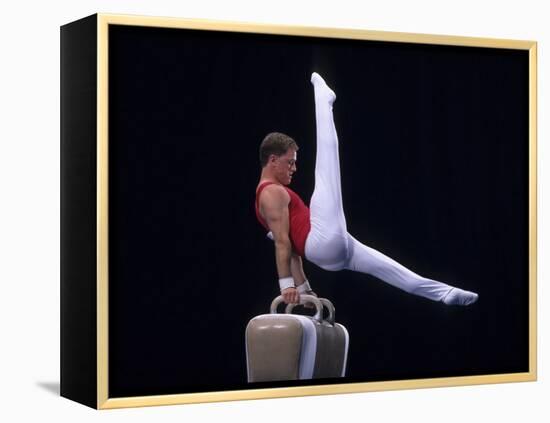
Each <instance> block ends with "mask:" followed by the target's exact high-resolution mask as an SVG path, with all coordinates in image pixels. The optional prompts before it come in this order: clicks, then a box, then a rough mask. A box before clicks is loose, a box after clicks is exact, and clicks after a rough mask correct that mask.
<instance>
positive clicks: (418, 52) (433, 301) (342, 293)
mask: <svg viewBox="0 0 550 423" xmlns="http://www.w3.org/2000/svg"><path fill="white" fill-rule="evenodd" d="M536 48H537V44H536V42H534V41H516V40H501V39H487V38H468V37H456V36H442V35H422V34H405V33H398V32H375V31H367V30H357V29H334V28H313V27H305V26H304V27H298V26H272V25H260V24H244V23H232V22H214V21H205V20H189V19H175V18H153V17H138V16H121V15H106V14H97V15H93V16H90V17H87V18H84V19H81V20H79V21H75V22H72V23H69V24H67V25H65V26H63V27H62V28H61V395H62V396H64V397H67V398H69V399H72V400H74V401H77V402H80V403H82V404H85V405H88V406H90V407H93V408H98V409H107V408H118V407H133V406H145V405H163V404H182V403H192V402H209V401H226V400H238V399H252V398H275V397H287V396H302V395H318V394H334V393H350V392H366V391H375V390H389V389H408V388H421V387H440V386H458V385H470V384H488V383H500V382H519V381H534V380H536V374H537V371H536V352H537V348H536V228H537V215H536V210H537V208H536V174H537V173H536V172H537V167H536V164H537V163H536V128H537V126H536ZM316 84H317V85H316ZM324 84H326V85H324ZM320 87H321V88H320ZM321 89H322V90H325V91H323V93H324V94H322V95H324V96H325V97H323V99H324V100H323V99H321V97H322V95H321V94H319V92H321V91H318V90H321ZM319 96H321V97H319ZM327 96H328V97H327ZM323 101H325V103H322V102H323ZM327 104H328V106H327ZM321 110H324V111H325V112H326V115H323V113H325V112H322V111H321ZM326 122H329V126H326V127H325V126H324V125H325V123H326ZM326 128H328V129H326ZM327 131H328V132H327ZM273 133H277V134H284V135H285V136H287V137H288V138H289V139H291V140H292V141H293V142H294V144H291V145H292V149H290V150H285V152H288V151H290V152H291V153H292V154H291V156H289V157H291V160H290V161H288V169H289V170H288V171H287V170H284V169H283V170H281V169H282V168H281V167H280V166H281V163H282V161H281V160H282V158H284V157H283V155H282V153H281V154H279V153H273V152H271V153H270V154H267V155H266V156H265V161H262V162H261V160H263V159H262V158H261V157H259V156H261V154H259V151H260V150H259V149H260V143H262V140H265V139H267V138H268V137H269V136H268V134H273ZM326 134H329V135H330V136H329V137H328V138H327V139H328V141H326V140H325V138H323V137H325V135H326ZM336 134H337V135H336ZM285 139H286V138H285ZM324 140H325V141H324ZM323 143H328V144H326V145H325V144H323ZM329 144H330V145H329ZM327 146H328V147H327ZM334 147H336V148H334ZM262 148H263V147H262ZM323 149H328V150H330V153H328V155H327V154H326V151H325V153H321V151H324V150H323ZM328 150H327V151H328ZM262 151H263V150H262ZM268 153H269V152H268ZM262 154H263V153H262ZM323 154H325V155H326V157H329V161H330V163H329V162H326V163H325V162H323V160H324V159H322V158H321V155H323ZM262 157H263V156H262ZM323 157H325V156H323ZM327 163H329V164H327ZM271 165H272V166H273V167H272V168H269V169H271V170H269V172H275V173H268V174H267V176H266V174H265V173H264V172H265V169H266V166H271ZM285 166H286V164H285ZM276 172H283V173H276ZM284 172H287V173H288V174H287V173H284ZM327 172H328V173H327ZM330 172H332V173H330ZM270 175H271V176H270ZM273 175H276V176H275V178H283V177H285V178H286V177H287V176H288V178H289V179H288V181H287V182H286V183H279V184H278V185H280V187H275V188H273V187H272V191H273V190H275V191H276V192H282V193H283V194H280V195H281V196H283V197H284V198H287V197H285V196H287V195H288V196H290V197H288V198H289V199H288V200H286V201H287V203H285V204H284V206H283V207H282V208H280V210H283V211H280V213H285V212H284V210H287V211H288V213H290V216H291V217H285V219H287V220H286V221H289V220H288V219H292V218H293V217H292V216H294V214H292V213H302V212H303V213H306V211H307V213H308V214H307V216H308V218H309V219H310V220H308V221H307V224H308V225H309V226H307V228H308V231H309V232H307V231H306V232H305V235H304V237H305V238H303V240H304V242H305V243H306V244H305V247H304V248H305V251H301V252H300V251H298V250H299V249H298V247H297V245H298V243H297V241H296V240H295V239H294V238H293V239H292V240H291V241H292V256H291V255H290V254H291V252H290V251H291V250H288V251H289V252H288V254H289V255H287V256H285V255H282V256H281V255H280V254H279V253H280V252H281V251H286V250H284V249H282V248H283V247H281V246H282V245H287V244H285V242H287V241H286V240H285V236H286V235H284V234H288V233H289V232H288V231H292V230H293V229H292V228H290V229H288V228H287V229H285V230H286V231H287V232H284V230H282V229H280V226H274V225H275V223H274V222H275V221H276V219H275V218H272V215H270V214H269V213H271V212H269V213H268V212H266V208H267V209H269V207H270V206H269V207H268V205H266V204H271V205H272V203H265V201H268V200H262V202H260V200H259V198H260V197H259V196H260V195H263V194H260V193H258V192H257V189H258V185H259V182H261V180H262V178H264V179H265V178H267V179H266V180H269V178H270V177H273ZM281 175H283V176H281ZM327 175H328V176H327ZM281 180H282V179H277V181H279V182H281ZM321 181H324V182H323V183H326V184H327V185H328V186H330V187H331V189H332V191H330V190H325V191H323V192H324V193H325V194H320V192H321V187H320V185H321ZM275 185H277V184H275ZM262 189H263V188H262ZM265 189H267V188H265ZM289 189H291V191H292V193H293V194H291V191H289ZM277 190H279V191H277ZM281 190H282V191H281ZM329 191H330V192H332V194H330V195H329V194H326V193H328V192H329ZM266 192H267V191H266ZM314 194H315V195H314ZM272 195H275V194H272ZM277 195H279V194H277ZM293 195H296V197H294V196H293ZM283 197H281V198H283ZM257 198H258V199H257ZM299 199H302V200H303V203H304V206H305V207H306V208H305V209H301V210H302V211H301V212H300V211H296V210H294V211H293V209H292V208H291V207H294V206H296V204H298V202H299ZM335 199H336V200H335ZM269 201H271V200H269ZM281 201H283V200H281ZM273 204H274V203H273ZM277 204H278V203H277ZM274 207H275V206H274ZM326 207H333V209H334V210H336V211H335V213H336V214H337V215H338V216H339V217H338V218H336V217H334V218H331V219H332V220H331V219H328V220H324V221H323V220H322V219H321V220H319V221H318V220H316V219H317V218H318V217H319V216H320V215H321V214H322V212H320V210H324V208H326ZM275 208H276V207H275ZM269 210H271V209H269ZM277 210H279V209H277ZM304 210H305V211H304ZM257 213H259V214H257ZM309 213H311V214H309ZM335 216H336V215H335ZM262 222H263V223H264V224H265V225H263V226H262V224H261V223H262ZM319 222H321V223H319ZM291 224H292V222H291ZM273 228H275V234H273V231H269V229H273ZM277 228H278V229H277ZM314 231H318V234H320V235H319V237H320V238H319V239H320V241H319V242H320V244H319V245H325V247H318V246H317V244H315V243H314V241H313V240H312V235H311V234H312V233H314ZM323 231H324V232H323ZM339 231H340V232H339ZM342 231H343V232H342ZM269 232H271V233H270V234H269V235H270V237H271V238H272V239H269V238H270V237H268V236H267V235H268V233H269ZM316 233H317V232H316ZM281 234H283V235H281ZM327 234H328V235H327ZM335 234H336V235H335ZM338 234H344V235H343V237H340V238H339V239H340V241H338V242H339V243H337V244H330V243H328V244H327V242H328V241H327V240H328V239H329V238H330V237H331V236H332V235H334V238H338V236H339V235H338ZM325 235H326V236H325ZM289 236H294V235H293V233H290V235H289ZM331 239H332V238H331ZM342 239H343V240H344V241H342ZM288 242H290V241H288ZM323 242H324V244H323ZM327 245H328V247H327ZM335 245H337V246H335ZM352 250H353V251H352ZM337 251H338V252H341V254H342V257H341V258H342V261H341V262H339V264H338V265H336V262H335V261H333V262H330V263H329V262H323V260H324V257H328V256H331V257H332V256H334V255H335V254H336V252H337ZM300 253H301V254H300ZM281 254H282V253H281ZM285 254H286V253H285ZM281 257H283V259H281ZM290 257H292V260H298V261H297V262H294V261H292V262H289V261H287V262H285V260H291V259H290ZM299 257H301V258H299ZM278 260H281V261H280V262H279V261H278ZM327 260H328V259H327ZM280 263H299V264H301V266H303V269H304V275H305V277H306V278H307V281H308V283H309V284H310V286H311V289H313V291H314V293H312V292H309V290H306V291H303V292H302V295H301V298H302V300H304V299H307V298H310V302H309V303H308V304H307V306H308V307H303V306H290V307H287V308H286V309H285V308H284V306H283V305H280V306H279V307H278V308H277V307H271V305H272V301H273V300H274V299H275V298H277V297H278V296H279V295H280V294H281V292H283V293H284V289H290V291H287V293H288V292H294V286H297V287H298V288H300V286H302V287H305V286H306V285H300V284H301V282H302V281H299V280H298V279H300V278H299V277H298V278H296V277H295V273H294V270H295V268H294V267H293V268H292V269H293V270H292V272H293V273H292V275H293V276H292V281H291V285H292V286H290V287H287V288H284V287H283V285H280V283H281V284H282V283H284V280H286V279H288V278H287V276H288V275H285V274H283V273H284V271H281V269H284V266H283V265H281V264H280ZM281 266H282V267H281ZM298 273H299V272H298ZM281 281H283V282H281ZM283 288H284V289H283ZM457 293H458V294H460V295H464V296H460V295H458V294H457ZM305 295H310V297H306V296H305ZM456 295H458V296H457V297H456V298H455V297H453V296H456ZM451 297H453V298H455V299H454V300H453V301H451V300H450V299H451ZM284 300H285V298H279V299H278V300H277V302H278V303H281V302H284ZM275 305H276V304H275ZM326 309H328V311H329V313H328V317H327V312H326ZM258 316H267V317H264V318H265V319H267V320H265V321H261V323H262V322H263V323H262V324H260V325H259V326H258V327H256V330H257V332H256V333H253V332H252V329H251V327H252V326H251V325H252V322H258V321H257V320H254V319H255V318H257V317H258ZM273 316H278V317H273ZM296 316H298V317H296ZM270 318H273V319H279V320H277V321H275V320H273V321H271V320H269V319H270ZM291 320H292V321H293V322H298V323H299V324H298V323H296V325H297V326H296V328H298V329H296V331H297V332H296V333H297V334H298V335H296V336H297V337H295V338H292V337H291V336H290V335H289V334H288V333H287V332H284V331H283V332H281V330H283V329H284V328H283V327H284V325H285V324H286V323H285V322H287V321H291ZM267 321H269V322H271V323H270V324H272V326H271V327H270V329H269V330H267V329H266V328H267V326H266V325H267V323H266V322H267ZM273 322H275V323H273ZM312 322H313V323H312ZM293 324H294V323H293ZM289 325H290V323H289ZM300 325H302V326H300ZM307 325H309V326H307ZM315 325H316V326H315ZM306 326H307V327H313V328H314V329H312V330H313V332H312V333H313V334H314V335H311V336H313V338H312V339H314V340H315V341H314V342H313V341H312V342H313V344H307V345H309V346H307V345H306V339H309V338H307V337H308V336H310V335H308V333H309V332H307V331H308V330H309V329H307V328H306ZM336 327H339V328H340V331H341V332H340V335H341V336H342V339H344V338H345V340H344V341H338V342H341V343H340V344H338V345H339V346H338V348H339V349H338V348H336V347H334V348H336V349H332V350H331V349H330V348H333V347H327V348H328V350H323V351H325V352H322V353H321V352H320V351H321V349H322V348H324V347H323V345H324V344H323V342H325V341H324V340H325V339H329V338H330V339H332V341H330V342H333V344H331V345H336V344H334V343H335V342H336V341H334V339H336V335H333V332H330V331H331V330H334V329H335V328H336ZM277 328H278V329H277ZM282 328H283V329H282ZM262 330H264V332H261V331H262ZM277 330H279V332H276V331H277ZM284 330H287V329H284ZM315 330H317V332H315ZM325 330H326V331H327V332H326V333H327V334H328V335H327V334H324V333H325V332H322V331H325ZM248 331H250V332H248ZM319 331H321V332H319ZM315 333H317V335H315ZM262 334H263V335H262ZM281 334H282V335H281ZM320 334H321V335H320ZM340 335H339V336H340ZM262 336H263V338H262ZM292 336H295V335H292ZM315 336H317V338H315ZM331 337H332V338H331ZM290 339H293V340H294V341H293V342H294V344H293V345H294V347H293V348H295V349H296V350H295V351H294V350H293V351H294V353H293V354H294V356H293V357H294V358H295V359H296V360H297V361H296V363H298V364H297V365H296V366H298V367H296V369H298V370H296V369H295V370H293V371H294V373H292V372H291V373H289V375H287V376H285V375H283V373H277V374H279V375H282V376H280V377H275V376H273V374H274V373H271V376H267V377H264V378H263V379H262V378H259V377H258V378H256V377H253V375H254V374H259V373H255V372H256V370H255V367H254V366H258V365H259V364H258V362H257V361H254V360H255V358H254V357H256V358H258V357H260V358H261V359H262V360H264V362H262V363H263V364H261V365H262V366H267V367H269V366H274V364H273V363H274V362H275V361H277V360H279V361H277V362H278V363H279V364H281V363H282V364H281V365H285V364H288V362H289V359H288V358H287V355H285V354H289V353H288V351H286V350H284V348H287V347H288V345H290V344H289V343H290V341H289V340H290ZM307 342H309V341H307ZM327 342H328V341H327ZM330 342H329V343H330ZM283 347H284V348H283ZM288 348H290V347H288ZM308 348H309V349H308ZM283 350H284V351H283ZM306 350H307V351H309V352H307V351H306ZM336 350H337V352H335V351H336ZM326 351H329V352H326ZM330 351H332V352H330ZM254 354H256V356H254ZM308 354H310V355H311V354H313V355H312V356H311V357H313V359H312V360H313V361H311V362H310V363H309V364H307V363H306V361H307V360H308V358H307V357H310V355H308ZM316 354H317V355H316ZM322 354H324V355H323V357H324V358H322V360H324V362H323V363H324V364H319V363H321V361H322V360H321V359H320V358H319V357H320V356H321V355H322ZM335 363H337V364H335ZM304 366H306V367H307V366H310V368H309V369H310V372H309V373H308V372H307V371H306V370H304ZM316 366H320V367H316ZM322 366H326V367H327V368H328V367H330V366H337V367H338V369H337V371H336V372H333V373H330V372H325V373H323V371H321V370H319V369H320V368H321V367H322ZM278 371H280V370H278ZM260 373H261V372H260Z"/></svg>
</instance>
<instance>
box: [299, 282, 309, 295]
mask: <svg viewBox="0 0 550 423" xmlns="http://www.w3.org/2000/svg"><path fill="white" fill-rule="evenodd" d="M296 289H297V290H298V292H299V293H300V294H305V293H307V292H310V291H311V286H310V285H309V282H308V281H307V279H306V281H305V282H304V283H303V284H301V285H298V286H297V287H296Z"/></svg>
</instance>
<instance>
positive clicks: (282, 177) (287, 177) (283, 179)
mask: <svg viewBox="0 0 550 423" xmlns="http://www.w3.org/2000/svg"><path fill="white" fill-rule="evenodd" d="M273 157H274V159H273V162H272V163H273V170H274V173H275V177H276V178H277V181H279V183H280V184H282V185H289V184H290V182H291V181H292V175H293V174H294V172H296V157H297V156H296V150H294V149H293V148H289V149H288V150H287V152H286V153H285V154H283V155H282V156H278V157H277V156H273Z"/></svg>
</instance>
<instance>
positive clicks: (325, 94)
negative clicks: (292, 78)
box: [311, 72, 336, 105]
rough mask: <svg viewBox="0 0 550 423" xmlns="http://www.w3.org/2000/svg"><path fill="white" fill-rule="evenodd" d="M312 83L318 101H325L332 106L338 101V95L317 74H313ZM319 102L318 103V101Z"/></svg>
mask: <svg viewBox="0 0 550 423" xmlns="http://www.w3.org/2000/svg"><path fill="white" fill-rule="evenodd" d="M311 83H312V84H313V87H314V91H315V97H317V99H318V100H325V101H327V102H328V103H329V104H330V105H332V103H334V100H336V94H335V93H334V91H332V90H331V89H330V87H329V86H328V85H327V83H326V82H325V80H324V79H323V78H321V75H319V74H318V73H317V72H313V73H312V74H311ZM316 102H317V101H316Z"/></svg>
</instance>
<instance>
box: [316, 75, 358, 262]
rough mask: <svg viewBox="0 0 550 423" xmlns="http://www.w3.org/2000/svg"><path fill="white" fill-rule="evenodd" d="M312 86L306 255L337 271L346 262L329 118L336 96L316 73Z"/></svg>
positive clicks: (332, 127) (334, 137)
mask: <svg viewBox="0 0 550 423" xmlns="http://www.w3.org/2000/svg"><path fill="white" fill-rule="evenodd" d="M311 83H312V84H313V87H314V95H315V120H316V125H317V154H316V160H315V188H314V191H313V195H312V197H311V202H310V216H311V231H310V233H309V235H308V239H307V242H306V256H307V258H308V259H309V260H310V261H312V262H314V263H315V264H317V265H319V266H321V267H322V268H324V269H327V270H340V269H342V268H343V266H344V264H345V262H346V259H347V255H348V252H347V244H348V243H347V229H346V218H345V216H344V209H343V206H342V191H341V183H340V158H339V154H338V136H337V135H336V127H335V125H334V118H333V115H332V104H333V103H334V100H335V99H336V95H335V94H334V92H333V91H332V90H331V89H330V88H329V87H328V86H327V84H326V83H325V81H324V80H323V78H321V77H320V76H319V74H317V73H313V74H312V76H311Z"/></svg>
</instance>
